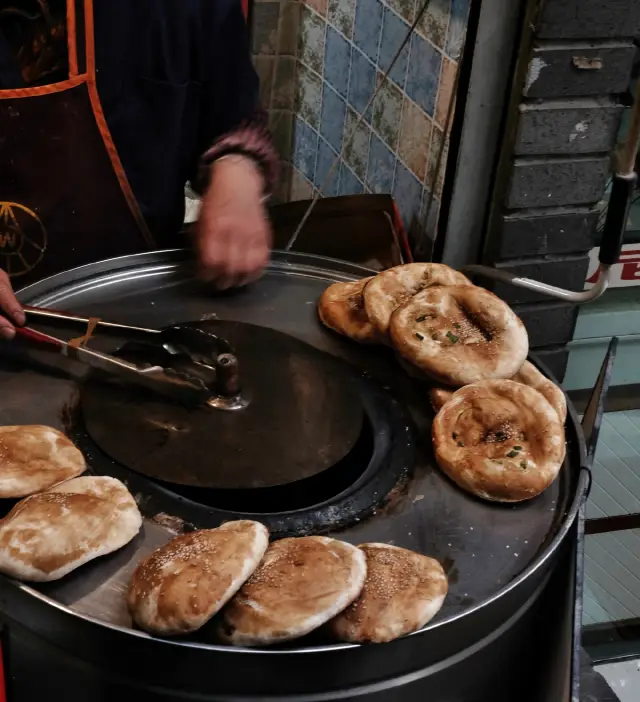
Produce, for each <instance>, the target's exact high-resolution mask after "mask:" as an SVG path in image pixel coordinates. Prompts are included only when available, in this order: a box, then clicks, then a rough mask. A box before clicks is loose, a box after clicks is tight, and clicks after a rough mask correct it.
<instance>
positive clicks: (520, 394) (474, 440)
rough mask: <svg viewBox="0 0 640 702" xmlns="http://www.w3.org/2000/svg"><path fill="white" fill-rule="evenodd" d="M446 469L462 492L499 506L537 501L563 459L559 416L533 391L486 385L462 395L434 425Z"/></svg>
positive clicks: (509, 382) (438, 454)
mask: <svg viewBox="0 0 640 702" xmlns="http://www.w3.org/2000/svg"><path fill="white" fill-rule="evenodd" d="M432 434H433V445H434V450H435V456H436V460H437V461H438V465H439V466H440V468H442V470H443V471H444V472H445V473H446V474H447V475H448V476H449V477H450V478H451V479H452V480H454V481H455V482H456V483H457V484H458V485H459V486H460V487H462V488H463V489H465V490H467V491H469V492H471V493H473V494H474V495H477V496H478V497H482V498H483V499H486V500H492V501H496V502H521V501H522V500H528V499H531V498H532V497H536V496H537V495H539V494H540V493H541V492H543V491H544V490H546V489H547V488H548V487H549V485H551V483H552V482H553V481H554V480H555V479H556V477H557V475H558V473H559V472H560V468H561V466H562V462H563V460H564V456H565V451H566V444H565V436H564V427H563V424H562V422H561V421H560V418H559V417H558V413H557V412H556V411H555V410H554V409H553V407H551V405H550V404H549V403H548V402H547V400H546V399H545V398H544V397H543V396H542V395H541V394H540V393H539V392H538V391H537V390H534V389H533V388H530V387H528V386H527V385H522V384H521V383H516V382H514V381H512V380H485V381H482V382H479V383H475V384H473V385H467V386H466V387H464V388H461V389H460V390H457V391H456V392H455V393H454V394H453V397H452V398H451V399H450V400H449V401H448V402H447V403H446V404H445V405H444V407H443V408H442V409H441V410H440V411H439V412H438V414H437V415H436V418H435V419H434V422H433V429H432Z"/></svg>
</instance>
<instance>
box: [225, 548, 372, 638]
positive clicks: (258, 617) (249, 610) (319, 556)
mask: <svg viewBox="0 0 640 702" xmlns="http://www.w3.org/2000/svg"><path fill="white" fill-rule="evenodd" d="M366 574H367V565H366V559H365V556H364V553H363V552H362V551H361V550H360V549H358V548H356V547H355V546H352V545H351V544H347V543H344V542H342V541H336V540H335V539H329V538H327V537H325V536H304V537H301V538H298V539H295V538H294V539H282V540H281V541H276V542H275V543H273V544H271V546H269V549H268V550H267V553H266V555H265V557H264V559H263V561H262V563H261V564H260V566H259V567H258V569H257V570H256V571H255V573H254V574H253V575H252V576H251V578H249V580H248V581H247V582H246V583H245V584H244V586H243V587H242V588H241V589H240V591H239V592H238V594H237V595H236V596H235V597H234V598H233V599H232V600H231V602H230V603H229V604H228V605H227V607H226V608H225V609H224V610H223V611H222V621H221V622H220V625H219V629H218V634H219V637H220V638H221V639H222V640H223V641H225V642H227V643H230V644H234V645H236V646H260V645H268V644H275V643H280V642H283V641H291V640H292V639H297V638H299V637H301V636H304V635H305V634H308V633H310V632H311V631H313V630H314V629H317V628H318V627H320V626H322V625H323V624H325V623H326V622H328V621H329V620H330V619H332V618H333V617H335V616H336V614H338V613H339V612H341V611H342V610H343V609H345V607H348V606H349V605H350V604H351V603H352V602H353V601H354V600H355V599H356V597H358V595H359V594H360V591H361V590H362V587H363V585H364V580H365V577H366Z"/></svg>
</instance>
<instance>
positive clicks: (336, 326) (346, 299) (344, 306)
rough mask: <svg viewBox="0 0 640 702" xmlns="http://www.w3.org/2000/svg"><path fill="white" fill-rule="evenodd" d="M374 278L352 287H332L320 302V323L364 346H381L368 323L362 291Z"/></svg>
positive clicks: (375, 332) (352, 284) (371, 325)
mask: <svg viewBox="0 0 640 702" xmlns="http://www.w3.org/2000/svg"><path fill="white" fill-rule="evenodd" d="M373 278H374V277H373V276H371V277H369V278H363V279H362V280H356V281H354V282H350V283H334V284H333V285H330V286H329V287H328V288H327V289H326V290H325V291H324V292H323V293H322V296H321V297H320V300H319V302H318V316H319V317H320V321H321V322H322V323H323V324H324V325H325V327H329V329H333V331H335V332H338V334H342V335H343V336H346V337H348V338H349V339H352V340H353V341H357V342H359V343H361V344H378V343H381V342H382V337H381V335H380V334H379V333H378V331H377V330H376V328H375V327H374V326H373V324H371V322H370V321H369V317H367V313H366V312H365V309H364V299H363V297H362V291H363V290H364V288H365V286H366V285H367V283H369V281H370V280H373Z"/></svg>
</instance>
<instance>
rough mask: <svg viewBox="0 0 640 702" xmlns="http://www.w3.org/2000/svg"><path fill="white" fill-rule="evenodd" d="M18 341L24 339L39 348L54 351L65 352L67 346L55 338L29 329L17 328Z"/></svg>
mask: <svg viewBox="0 0 640 702" xmlns="http://www.w3.org/2000/svg"><path fill="white" fill-rule="evenodd" d="M15 338H16V339H23V340H24V341H28V342H30V343H34V344H36V345H39V346H44V347H47V348H49V349H51V350H54V351H59V352H63V351H64V347H65V344H64V343H63V342H62V341H60V339H56V338H55V337H54V336H49V335H48V334H43V333H42V332H39V331H36V330H35V329H30V328H29V327H16V336H15Z"/></svg>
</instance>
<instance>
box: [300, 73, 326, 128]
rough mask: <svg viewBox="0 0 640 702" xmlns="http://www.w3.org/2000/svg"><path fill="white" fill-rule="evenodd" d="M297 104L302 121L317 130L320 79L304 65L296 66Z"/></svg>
mask: <svg viewBox="0 0 640 702" xmlns="http://www.w3.org/2000/svg"><path fill="white" fill-rule="evenodd" d="M297 104H298V111H299V114H300V116H301V117H302V119H304V120H306V121H307V122H309V124H310V125H311V126H312V127H314V128H315V129H318V128H319V127H320V109H321V105H322V79H321V78H320V76H319V75H317V74H316V73H314V72H313V71H312V70H311V69H310V68H307V66H305V65H304V64H300V65H299V66H298V100H297Z"/></svg>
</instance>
